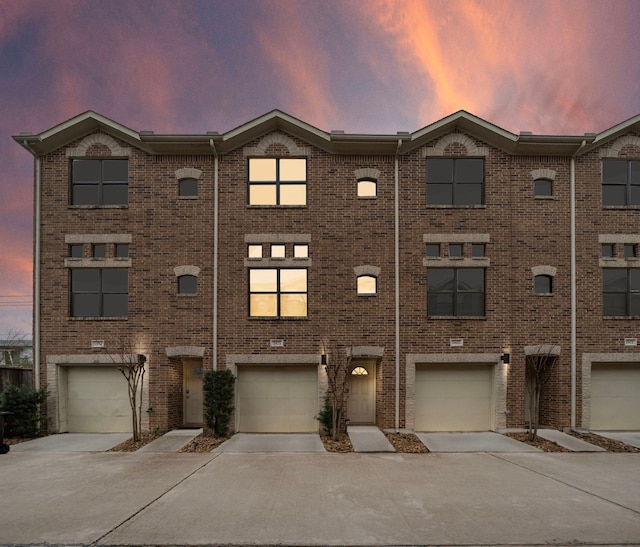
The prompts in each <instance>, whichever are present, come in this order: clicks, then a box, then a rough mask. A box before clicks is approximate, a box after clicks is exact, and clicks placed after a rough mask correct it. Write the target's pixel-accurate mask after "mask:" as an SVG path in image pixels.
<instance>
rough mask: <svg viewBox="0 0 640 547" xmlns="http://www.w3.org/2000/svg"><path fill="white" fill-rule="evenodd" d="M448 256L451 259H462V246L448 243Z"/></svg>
mask: <svg viewBox="0 0 640 547" xmlns="http://www.w3.org/2000/svg"><path fill="white" fill-rule="evenodd" d="M449 256H450V257H451V258H462V245H461V244H460V243H449Z"/></svg>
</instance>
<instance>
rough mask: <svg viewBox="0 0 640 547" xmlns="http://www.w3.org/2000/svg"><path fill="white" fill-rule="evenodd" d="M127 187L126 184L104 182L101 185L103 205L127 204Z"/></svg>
mask: <svg viewBox="0 0 640 547" xmlns="http://www.w3.org/2000/svg"><path fill="white" fill-rule="evenodd" d="M128 193H129V187H128V185H126V184H105V185H103V186H102V204H103V205H127V204H128V203H129V196H128Z"/></svg>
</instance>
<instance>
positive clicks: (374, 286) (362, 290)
mask: <svg viewBox="0 0 640 547" xmlns="http://www.w3.org/2000/svg"><path fill="white" fill-rule="evenodd" d="M357 289H358V294H359V295H368V294H369V295H371V294H377V292H378V279H377V278H376V277H374V276H373V275H361V276H358V278H357Z"/></svg>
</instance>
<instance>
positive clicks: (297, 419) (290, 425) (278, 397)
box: [236, 365, 318, 433]
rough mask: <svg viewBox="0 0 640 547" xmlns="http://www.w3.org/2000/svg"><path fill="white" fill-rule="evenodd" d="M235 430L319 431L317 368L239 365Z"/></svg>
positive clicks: (272, 431)
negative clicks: (317, 416)
mask: <svg viewBox="0 0 640 547" xmlns="http://www.w3.org/2000/svg"><path fill="white" fill-rule="evenodd" d="M236 391H237V405H236V413H237V423H238V426H237V429H238V431H240V432H244V433H315V432H317V431H318V421H317V420H316V419H315V416H316V415H317V414H318V368H317V366H295V365H291V366H290V365H281V366H280V365H259V366H250V365H239V366H238V372H237V383H236Z"/></svg>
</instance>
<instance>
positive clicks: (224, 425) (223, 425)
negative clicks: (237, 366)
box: [202, 370, 236, 437]
mask: <svg viewBox="0 0 640 547" xmlns="http://www.w3.org/2000/svg"><path fill="white" fill-rule="evenodd" d="M235 381H236V377H235V376H234V375H233V374H231V371H230V370H208V371H207V372H205V373H204V378H203V386H202V390H203V395H204V421H205V424H206V426H207V428H209V429H210V430H211V431H212V432H213V435H214V436H215V437H226V435H227V432H228V430H229V422H230V421H231V413H232V412H233V386H234V384H235Z"/></svg>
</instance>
